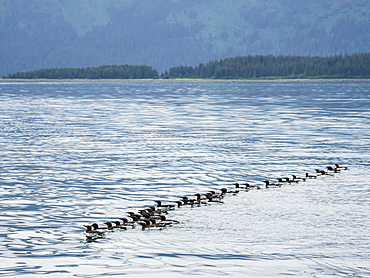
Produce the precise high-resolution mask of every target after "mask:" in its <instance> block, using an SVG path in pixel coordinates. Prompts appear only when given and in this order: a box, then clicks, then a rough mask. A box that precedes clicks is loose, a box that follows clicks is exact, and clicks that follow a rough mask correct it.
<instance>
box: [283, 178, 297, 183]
mask: <svg viewBox="0 0 370 278" xmlns="http://www.w3.org/2000/svg"><path fill="white" fill-rule="evenodd" d="M284 179H285V181H286V182H287V183H292V182H295V183H297V182H298V180H294V178H293V179H292V180H291V179H289V177H284Z"/></svg>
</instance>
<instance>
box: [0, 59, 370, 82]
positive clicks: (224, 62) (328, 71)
mask: <svg viewBox="0 0 370 278" xmlns="http://www.w3.org/2000/svg"><path fill="white" fill-rule="evenodd" d="M4 78H9V79H158V78H162V79H175V78H176V79H182V78H184V79H185V78H192V79H282V78H289V79H304V78H308V79H310V78H312V79H314V78H322V79H325V78H330V79H336V78H338V79H356V78H357V79H367V78H370V53H359V54H351V55H348V54H346V55H334V56H326V57H311V56H273V55H256V56H241V57H234V58H227V59H221V60H215V61H211V62H208V63H207V64H203V63H201V64H199V65H198V66H195V67H192V66H178V67H172V68H170V69H169V71H167V70H166V71H165V72H164V73H161V74H160V75H159V74H158V71H157V70H155V69H153V68H152V67H151V66H143V65H141V66H135V65H108V66H99V67H88V68H49V69H39V70H34V71H28V72H17V73H15V74H9V75H8V76H7V77H4Z"/></svg>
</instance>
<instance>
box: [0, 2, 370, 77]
mask: <svg viewBox="0 0 370 278" xmlns="http://www.w3.org/2000/svg"><path fill="white" fill-rule="evenodd" d="M369 27H370V1H368V0H351V1H349V0H327V1H321V0H311V1H296V0H258V1H257V0H230V1H221V0H196V1H195V0H177V1H176V0H172V1H170V0H151V1H149V0H141V1H134V0H114V1H113V0H110V1H108V0H107V1H102V0H79V1H74V0H54V1H50V0H38V1H28V0H2V1H1V2H0V32H1V36H0V75H1V76H3V75H8V74H10V73H14V72H19V71H29V70H34V69H38V68H53V67H90V66H99V65H107V64H134V65H150V66H153V68H155V69H158V70H159V71H160V72H163V71H164V70H165V69H169V68H170V67H173V66H178V65H192V66H195V65H197V64H199V63H206V62H208V61H210V60H215V59H221V58H225V57H232V56H247V55H257V54H261V55H267V54H272V55H312V56H326V55H334V54H340V53H342V54H345V53H349V54H351V53H360V52H369V51H370V34H369V32H368V30H369Z"/></svg>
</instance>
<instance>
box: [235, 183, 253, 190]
mask: <svg viewBox="0 0 370 278" xmlns="http://www.w3.org/2000/svg"><path fill="white" fill-rule="evenodd" d="M234 185H235V189H236V190H244V191H248V190H249V188H250V186H249V184H248V183H245V184H244V186H241V185H240V184H239V183H237V182H236V183H234Z"/></svg>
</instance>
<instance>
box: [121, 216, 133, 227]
mask: <svg viewBox="0 0 370 278" xmlns="http://www.w3.org/2000/svg"><path fill="white" fill-rule="evenodd" d="M119 219H120V220H122V222H123V224H121V225H122V226H126V227H131V228H135V222H134V221H128V220H127V218H124V217H122V218H119Z"/></svg>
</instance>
